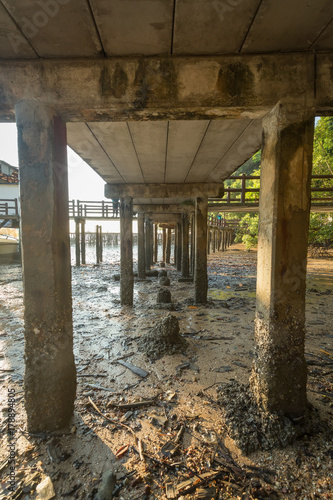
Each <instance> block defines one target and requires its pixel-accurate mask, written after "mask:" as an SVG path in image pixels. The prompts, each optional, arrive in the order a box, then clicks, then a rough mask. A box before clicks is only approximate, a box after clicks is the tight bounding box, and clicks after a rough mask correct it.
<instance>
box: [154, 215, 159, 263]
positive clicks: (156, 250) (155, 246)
mask: <svg viewBox="0 0 333 500" xmlns="http://www.w3.org/2000/svg"><path fill="white" fill-rule="evenodd" d="M157 229H158V225H157V224H154V263H155V264H156V263H157V261H158V233H157Z"/></svg>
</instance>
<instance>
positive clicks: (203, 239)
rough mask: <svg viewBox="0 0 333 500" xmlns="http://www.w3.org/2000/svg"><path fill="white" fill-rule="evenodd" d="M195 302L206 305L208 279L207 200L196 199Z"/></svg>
mask: <svg viewBox="0 0 333 500" xmlns="http://www.w3.org/2000/svg"><path fill="white" fill-rule="evenodd" d="M194 288H195V301H196V302H197V303H198V304H206V302H207V291H208V278H207V198H196V203H195V273H194Z"/></svg>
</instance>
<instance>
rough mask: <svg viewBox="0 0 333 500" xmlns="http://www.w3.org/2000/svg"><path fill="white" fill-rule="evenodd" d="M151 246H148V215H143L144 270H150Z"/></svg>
mask: <svg viewBox="0 0 333 500" xmlns="http://www.w3.org/2000/svg"><path fill="white" fill-rule="evenodd" d="M150 250H151V248H150V220H149V217H148V216H146V217H145V261H146V270H147V271H149V270H150V265H151V255H150V254H151V251H150Z"/></svg>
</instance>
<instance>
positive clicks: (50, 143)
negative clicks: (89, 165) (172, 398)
mask: <svg viewBox="0 0 333 500" xmlns="http://www.w3.org/2000/svg"><path fill="white" fill-rule="evenodd" d="M15 113H16V122H17V129H18V151H19V163H20V193H21V231H20V232H21V236H22V262H23V275H24V280H23V283H24V324H25V325H24V326H25V334H24V335H25V354H24V357H25V377H24V389H25V408H26V412H27V423H28V431H29V432H32V433H38V432H48V431H53V430H55V429H59V428H61V427H63V426H65V425H67V424H68V423H69V421H70V418H71V416H72V414H73V410H74V399H75V392H76V374H75V364H74V356H73V325H72V292H71V263H70V244H69V220H68V180H67V139H66V125H65V123H64V122H63V121H62V120H61V119H60V118H59V117H58V116H57V114H56V113H55V112H54V111H53V110H52V109H51V108H49V107H47V106H44V105H43V104H41V103H38V102H36V101H22V102H20V103H18V104H17V105H16V107H15Z"/></svg>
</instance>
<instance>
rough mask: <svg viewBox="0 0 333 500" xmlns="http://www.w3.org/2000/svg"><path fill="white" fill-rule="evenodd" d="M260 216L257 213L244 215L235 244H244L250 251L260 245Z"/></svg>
mask: <svg viewBox="0 0 333 500" xmlns="http://www.w3.org/2000/svg"><path fill="white" fill-rule="evenodd" d="M258 225H259V216H258V214H257V213H247V214H246V215H242V217H241V219H240V222H239V228H238V230H237V234H236V238H235V242H236V243H240V242H242V243H244V245H245V248H246V250H250V249H251V248H253V247H255V246H256V245H257V243H258Z"/></svg>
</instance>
